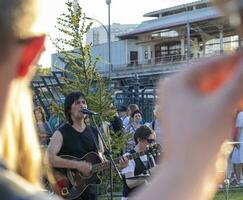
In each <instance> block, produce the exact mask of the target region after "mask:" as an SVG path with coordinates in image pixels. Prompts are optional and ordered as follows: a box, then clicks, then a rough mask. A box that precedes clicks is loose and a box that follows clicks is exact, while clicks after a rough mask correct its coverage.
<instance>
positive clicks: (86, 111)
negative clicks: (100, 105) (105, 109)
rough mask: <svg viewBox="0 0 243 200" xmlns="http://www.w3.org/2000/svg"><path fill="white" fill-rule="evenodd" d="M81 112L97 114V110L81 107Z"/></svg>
mask: <svg viewBox="0 0 243 200" xmlns="http://www.w3.org/2000/svg"><path fill="white" fill-rule="evenodd" d="M81 112H82V113H83V114H87V115H98V113H97V112H94V111H92V110H88V109H86V108H83V109H81Z"/></svg>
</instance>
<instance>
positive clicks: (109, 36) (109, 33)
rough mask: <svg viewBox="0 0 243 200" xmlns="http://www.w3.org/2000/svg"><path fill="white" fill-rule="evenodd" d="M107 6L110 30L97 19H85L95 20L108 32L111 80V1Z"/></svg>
mask: <svg viewBox="0 0 243 200" xmlns="http://www.w3.org/2000/svg"><path fill="white" fill-rule="evenodd" d="M106 4H107V5H108V28H106V26H105V25H104V24H103V23H102V22H100V21H99V20H97V19H94V18H91V17H85V18H86V19H88V20H93V21H96V22H98V23H99V24H100V25H101V26H102V27H103V28H104V30H105V31H106V34H107V43H108V66H109V78H111V73H112V63H111V23H110V4H111V0H106Z"/></svg>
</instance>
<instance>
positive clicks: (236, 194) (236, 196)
mask: <svg viewBox="0 0 243 200" xmlns="http://www.w3.org/2000/svg"><path fill="white" fill-rule="evenodd" d="M213 200H243V188H234V189H233V188H231V189H230V190H229V195H228V198H227V195H226V191H225V190H221V191H218V192H217V194H216V195H215V197H214V199H213Z"/></svg>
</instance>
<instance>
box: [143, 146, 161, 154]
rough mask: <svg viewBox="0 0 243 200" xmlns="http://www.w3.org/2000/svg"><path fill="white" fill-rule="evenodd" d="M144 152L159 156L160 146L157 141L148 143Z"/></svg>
mask: <svg viewBox="0 0 243 200" xmlns="http://www.w3.org/2000/svg"><path fill="white" fill-rule="evenodd" d="M145 153H146V154H151V155H153V156H154V157H156V156H159V155H160V153H161V146H160V144H157V143H152V144H148V145H147V147H146V150H145Z"/></svg>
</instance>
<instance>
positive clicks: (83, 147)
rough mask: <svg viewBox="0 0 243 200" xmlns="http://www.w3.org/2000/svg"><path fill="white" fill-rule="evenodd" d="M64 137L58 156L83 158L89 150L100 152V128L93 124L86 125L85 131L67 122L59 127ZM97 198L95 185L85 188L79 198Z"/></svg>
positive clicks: (84, 199) (90, 199)
mask: <svg viewBox="0 0 243 200" xmlns="http://www.w3.org/2000/svg"><path fill="white" fill-rule="evenodd" d="M58 130H59V131H60V132H61V134H62V137H63V143H62V147H61V149H60V151H59V152H58V154H57V155H58V156H60V155H69V156H75V157H77V158H82V157H83V156H85V155H86V154H87V153H89V152H96V153H98V150H99V140H98V130H97V129H96V128H94V127H91V126H86V128H85V129H84V131H83V132H79V131H77V130H75V129H74V128H73V127H72V126H71V124H69V123H66V124H64V125H63V126H62V127H60V128H59V129H58ZM79 199H80V200H86V199H87V200H96V199H97V188H96V186H95V185H92V186H89V187H87V188H86V189H85V191H84V192H83V193H82V195H81V196H80V197H79V198H77V200H79Z"/></svg>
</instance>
